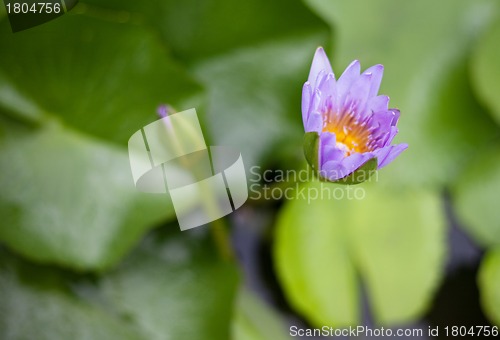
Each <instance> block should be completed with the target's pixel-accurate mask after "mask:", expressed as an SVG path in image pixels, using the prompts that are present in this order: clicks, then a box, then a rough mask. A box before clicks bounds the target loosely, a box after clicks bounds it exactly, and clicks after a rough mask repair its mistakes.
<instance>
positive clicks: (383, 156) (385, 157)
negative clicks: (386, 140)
mask: <svg viewBox="0 0 500 340" xmlns="http://www.w3.org/2000/svg"><path fill="white" fill-rule="evenodd" d="M407 148H408V144H398V145H390V146H386V147H384V148H381V149H378V150H375V151H373V152H372V153H373V155H374V156H375V157H377V160H378V168H379V169H381V168H383V167H384V166H386V165H388V164H389V163H391V162H392V161H393V160H394V159H395V158H396V157H397V156H399V154H400V153H401V152H403V151H404V150H406V149H407Z"/></svg>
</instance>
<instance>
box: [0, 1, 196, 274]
mask: <svg viewBox="0 0 500 340" xmlns="http://www.w3.org/2000/svg"><path fill="white" fill-rule="evenodd" d="M75 12H77V11H76V9H75ZM71 13H73V11H72V12H71ZM0 39H1V41H2V53H1V55H0V109H1V111H2V112H1V114H2V119H1V121H0V124H1V126H0V128H1V129H2V131H3V133H2V134H1V135H0V136H2V138H1V139H0V149H1V150H2V152H1V154H0V168H1V170H2V178H1V179H0V181H1V184H2V188H3V190H2V192H1V193H0V211H1V213H2V216H3V221H2V223H1V224H0V239H1V240H2V241H3V242H4V243H5V244H7V245H8V246H9V247H10V248H11V249H13V250H15V251H17V252H19V253H21V254H23V255H24V256H26V257H29V258H30V259H32V260H37V261H40V262H45V263H48V262H51V263H57V264H60V265H63V266H68V267H72V268H75V269H78V270H89V269H91V270H94V269H103V268H105V267H108V266H110V265H112V264H113V263H116V262H117V261H118V260H119V259H120V257H121V256H123V255H124V254H125V253H126V252H127V250H128V249H130V248H131V247H132V246H133V245H134V243H136V242H137V240H138V239H139V238H140V237H141V236H142V234H143V233H144V232H145V231H146V230H147V229H148V228H151V227H153V226H155V225H156V224H158V223H159V222H160V221H162V220H165V219H168V218H172V217H173V216H174V212H173V209H172V206H171V202H170V200H169V198H168V197H167V196H166V195H147V194H141V193H139V192H138V191H137V190H136V189H135V187H134V185H133V180H132V175H131V171H130V166H129V162H128V157H127V152H126V145H127V141H128V138H129V137H130V136H131V135H132V134H133V133H134V132H136V131H137V130H139V129H140V128H142V127H143V126H144V125H146V124H148V123H150V122H152V121H155V120H156V119H157V116H156V112H155V111H156V107H157V106H158V105H159V104H160V103H164V102H168V103H171V104H172V105H174V106H177V107H191V106H192V105H195V104H197V103H200V100H199V95H200V93H201V92H200V91H201V88H200V86H199V85H198V84H197V83H196V82H195V81H194V80H192V79H191V78H190V77H189V76H188V75H187V73H186V72H185V71H184V70H183V69H182V67H180V66H179V65H178V64H176V63H175V62H173V61H172V59H171V58H170V56H169V53H168V50H167V49H166V47H165V45H164V44H163V43H162V42H161V40H160V39H158V38H157V37H156V35H155V34H154V33H153V32H152V31H150V30H148V29H145V28H142V27H140V26H137V25H133V24H130V23H117V22H111V21H107V20H102V19H96V18H93V17H89V16H84V15H73V14H67V15H65V16H63V17H61V18H59V19H57V20H54V21H51V22H48V23H46V24H44V25H41V26H39V27H36V28H34V29H30V30H26V31H23V32H20V33H16V34H13V33H12V32H11V31H10V28H9V27H8V21H7V19H6V18H4V19H3V20H2V21H1V22H0ZM8 117H10V118H8ZM20 122H24V123H28V125H29V127H28V126H22V125H21V124H20Z"/></svg>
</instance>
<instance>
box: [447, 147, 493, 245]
mask: <svg viewBox="0 0 500 340" xmlns="http://www.w3.org/2000/svg"><path fill="white" fill-rule="evenodd" d="M499 192H500V148H499V147H498V146H494V147H492V148H489V149H487V150H485V151H484V152H482V153H481V154H480V155H478V156H477V157H475V158H472V159H471V161H470V163H469V164H468V166H467V167H466V168H465V169H464V170H463V173H462V175H461V176H460V177H459V178H458V180H457V182H456V184H455V185H454V186H453V187H452V193H453V204H454V207H455V210H456V212H457V214H458V216H459V218H460V221H461V222H462V226H463V228H465V229H466V230H467V231H468V232H469V233H470V234H471V235H472V236H473V237H474V239H475V240H476V241H477V242H479V243H480V244H482V245H484V246H486V247H488V246H498V245H500V220H499V219H498V193H499Z"/></svg>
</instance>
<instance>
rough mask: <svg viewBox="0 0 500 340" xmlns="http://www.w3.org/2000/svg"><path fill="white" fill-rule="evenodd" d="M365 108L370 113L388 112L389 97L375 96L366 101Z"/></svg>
mask: <svg viewBox="0 0 500 340" xmlns="http://www.w3.org/2000/svg"><path fill="white" fill-rule="evenodd" d="M367 108H368V110H369V111H370V112H381V111H388V110H389V97H387V96H376V97H372V98H370V99H369V100H368V104H367Z"/></svg>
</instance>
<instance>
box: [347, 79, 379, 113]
mask: <svg viewBox="0 0 500 340" xmlns="http://www.w3.org/2000/svg"><path fill="white" fill-rule="evenodd" d="M371 77H372V76H371V75H369V74H362V75H361V76H359V77H358V79H357V80H356V81H355V82H354V83H353V84H352V86H351V88H350V90H349V94H348V95H347V97H346V99H345V102H344V107H345V108H346V109H347V111H348V112H357V113H358V114H359V115H360V116H361V115H363V113H364V112H365V108H366V102H367V101H368V98H369V97H368V93H369V91H370V86H371Z"/></svg>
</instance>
